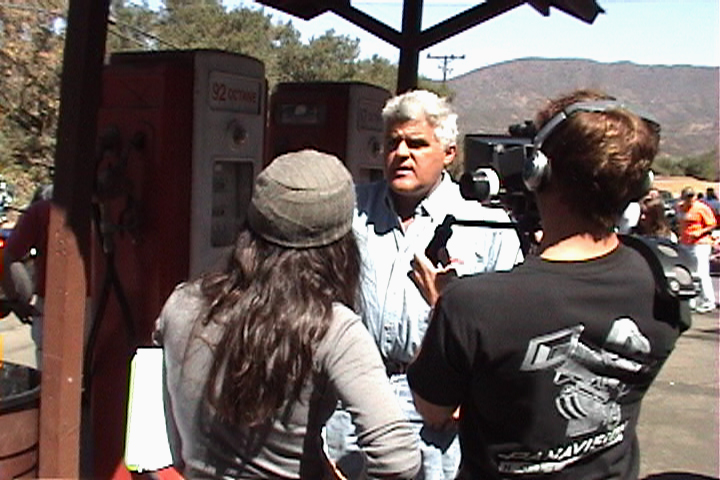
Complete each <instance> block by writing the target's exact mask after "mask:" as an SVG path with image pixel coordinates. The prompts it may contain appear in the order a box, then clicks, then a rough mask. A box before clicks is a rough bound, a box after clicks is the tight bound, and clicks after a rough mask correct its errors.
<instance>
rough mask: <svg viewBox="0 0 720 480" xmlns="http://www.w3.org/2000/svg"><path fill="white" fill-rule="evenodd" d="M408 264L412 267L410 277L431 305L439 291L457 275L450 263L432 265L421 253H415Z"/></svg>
mask: <svg viewBox="0 0 720 480" xmlns="http://www.w3.org/2000/svg"><path fill="white" fill-rule="evenodd" d="M443 251H444V249H443ZM445 256H447V253H445ZM410 266H411V267H412V271H411V272H410V278H411V279H412V280H413V282H415V285H416V286H417V287H418V290H420V293H421V294H422V296H423V298H424V299H425V301H426V302H428V305H430V306H431V307H433V306H435V302H437V299H438V297H440V293H441V292H442V290H443V289H444V288H445V286H447V284H448V283H449V282H450V280H452V279H453V278H456V277H457V275H456V274H455V270H454V269H453V267H452V265H446V266H442V265H438V266H434V265H433V264H432V263H430V260H429V259H428V258H427V257H426V256H425V255H423V254H417V253H416V254H415V256H414V258H413V260H412V262H410Z"/></svg>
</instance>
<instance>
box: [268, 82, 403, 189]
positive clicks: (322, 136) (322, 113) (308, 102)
mask: <svg viewBox="0 0 720 480" xmlns="http://www.w3.org/2000/svg"><path fill="white" fill-rule="evenodd" d="M390 96H391V95H390V92H388V91H387V90H385V89H384V88H381V87H378V86H375V85H370V84H366V83H359V82H310V83H281V84H279V85H277V86H276V87H275V89H274V90H273V92H272V94H271V96H270V120H269V124H268V146H267V148H266V152H267V154H268V156H267V158H266V161H271V160H272V159H273V158H275V157H276V156H278V155H280V154H283V153H286V152H290V151H294V150H300V149H302V148H315V149H317V150H320V151H324V152H327V153H332V154H334V155H337V156H338V158H340V159H342V160H343V161H344V162H345V164H346V166H347V167H348V169H349V170H350V172H351V173H352V175H353V178H354V179H355V181H356V182H358V183H360V182H366V181H371V180H376V179H379V178H382V175H383V159H382V153H381V147H382V141H383V123H382V117H381V111H382V107H383V105H384V104H385V102H386V101H387V99H388V98H390Z"/></svg>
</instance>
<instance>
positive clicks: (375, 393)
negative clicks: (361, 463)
mask: <svg viewBox="0 0 720 480" xmlns="http://www.w3.org/2000/svg"><path fill="white" fill-rule="evenodd" d="M203 302H204V300H203V298H202V296H201V294H200V291H199V287H198V284H197V283H186V284H181V285H180V286H178V287H177V288H176V289H175V291H174V292H173V293H172V294H171V295H170V297H169V299H168V300H167V302H166V304H165V306H164V307H163V310H162V312H161V314H160V317H159V318H158V320H157V323H156V332H155V338H156V340H157V341H158V343H160V344H161V345H162V346H163V349H164V351H165V355H164V356H165V390H166V392H165V393H166V395H165V397H166V401H165V403H166V416H167V418H168V433H169V437H170V442H171V448H172V451H173V459H174V462H175V464H176V467H178V468H179V469H180V470H181V472H182V473H183V474H184V476H185V477H186V478H303V479H320V478H323V477H324V476H325V474H326V472H327V463H326V460H325V457H324V454H323V452H322V439H321V436H320V432H321V429H322V427H323V425H324V424H325V421H326V420H327V419H328V418H329V417H330V414H331V413H332V412H333V410H334V408H335V406H336V404H337V401H338V400H340V401H341V402H342V403H343V405H344V406H345V407H346V408H347V409H348V411H349V412H350V413H351V414H352V416H353V419H354V422H355V423H356V424H357V427H358V444H359V446H360V448H361V449H362V450H363V451H364V452H365V453H366V455H367V462H368V464H367V469H368V474H369V475H370V476H371V477H374V478H399V479H410V478H413V476H414V475H415V473H416V472H417V470H418V468H419V465H420V453H419V450H418V445H417V439H416V437H415V436H414V435H413V433H412V431H411V429H410V427H409V425H408V423H407V422H406V420H405V418H404V416H403V414H402V412H401V410H400V408H399V407H398V405H397V400H396V399H395V396H394V394H393V392H392V390H391V387H390V385H389V383H388V380H387V377H386V375H385V367H384V366H383V363H382V360H381V359H380V355H379V352H378V350H377V347H376V346H375V344H374V342H373V340H372V338H371V337H370V335H369V334H368V332H367V330H366V329H365V327H364V326H363V325H362V323H361V322H360V319H359V317H358V316H357V315H356V314H355V313H353V312H352V311H351V310H349V309H348V308H347V307H345V306H343V305H340V304H336V305H335V306H334V308H333V320H332V322H331V324H330V327H329V329H328V332H327V333H326V335H325V337H324V339H323V340H322V342H321V343H320V344H319V345H318V347H317V349H316V351H315V355H314V359H313V361H314V368H313V375H312V378H311V379H309V380H308V381H307V382H306V385H305V386H304V388H303V391H302V394H301V398H300V401H298V402H296V403H294V404H292V405H288V406H287V408H284V409H283V411H284V412H286V413H285V414H283V415H279V416H278V417H279V418H277V419H276V420H274V421H273V422H272V423H271V424H270V425H268V426H267V427H266V428H265V429H264V430H263V431H262V432H259V431H258V430H257V429H256V430H254V431H253V432H251V431H250V430H249V429H247V428H245V427H242V426H233V425H229V424H227V423H223V422H221V421H220V420H219V419H217V418H215V417H214V416H213V414H212V410H211V408H210V407H209V405H208V403H207V401H205V399H204V392H205V383H206V379H207V374H208V371H209V368H210V365H211V361H212V351H211V348H210V347H209V345H212V344H213V343H214V342H216V341H217V339H218V338H219V335H220V333H221V332H220V330H219V328H218V327H217V326H214V325H212V324H211V326H208V327H206V328H203V329H202V331H201V332H200V335H198V330H196V331H195V332H194V333H193V332H192V330H193V325H194V323H195V320H196V318H197V316H198V315H199V314H200V312H201V310H202V308H203ZM252 433H254V434H255V435H252Z"/></svg>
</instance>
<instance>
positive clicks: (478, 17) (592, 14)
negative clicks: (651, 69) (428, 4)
mask: <svg viewBox="0 0 720 480" xmlns="http://www.w3.org/2000/svg"><path fill="white" fill-rule="evenodd" d="M258 1H259V3H261V4H263V5H267V6H269V7H272V8H275V9H277V10H280V11H282V12H285V13H287V14H290V15H293V16H296V17H299V18H302V19H304V20H310V19H312V18H314V17H316V16H318V15H320V14H323V13H325V12H328V11H329V12H333V13H335V14H336V15H338V16H340V17H342V18H344V19H346V20H348V21H349V22H351V23H353V24H355V25H357V26H358V27H360V28H362V29H364V30H366V31H367V32H369V33H372V34H373V35H375V36H376V37H378V38H380V39H382V40H384V41H386V42H388V43H389V44H391V45H393V46H395V47H397V48H399V49H400V59H399V62H398V85H397V91H398V92H401V91H405V90H408V89H410V88H413V87H415V86H417V70H418V58H419V53H420V51H421V50H423V49H425V48H428V47H430V46H432V45H435V44H437V43H439V42H441V41H443V40H446V39H448V38H450V37H452V36H454V35H457V34H458V33H461V32H463V31H465V30H467V29H469V28H472V27H474V26H476V25H479V24H481V23H483V22H485V21H487V20H490V19H491V18H494V17H496V16H498V15H500V14H502V13H505V12H507V11H509V10H512V9H513V8H515V7H518V6H520V5H523V4H526V3H527V4H529V5H530V6H532V7H533V8H534V9H535V10H537V11H538V12H539V13H540V14H542V15H544V16H548V15H550V7H554V8H556V9H558V10H561V11H563V12H565V13H567V14H569V15H571V16H573V17H575V18H578V19H580V20H582V21H584V22H587V23H593V22H594V21H595V18H597V16H598V14H600V13H603V12H604V10H603V9H602V8H601V7H600V6H599V5H598V4H597V3H596V2H595V0H527V1H524V0H486V1H485V2H483V3H479V4H477V5H476V6H474V7H472V8H469V9H467V10H465V11H463V12H461V13H459V14H457V15H455V16H453V17H451V18H448V19H447V20H444V21H442V22H440V23H438V24H436V25H433V26H432V27H430V28H427V29H425V30H421V24H422V10H423V0H402V5H403V13H402V31H397V30H396V29H394V28H392V27H390V26H388V25H386V24H385V23H382V22H380V21H378V20H377V19H376V18H374V17H372V16H370V15H368V14H366V13H365V12H363V11H361V10H359V9H357V8H355V7H353V6H352V5H351V4H350V0H327V1H324V2H313V1H308V0H258Z"/></svg>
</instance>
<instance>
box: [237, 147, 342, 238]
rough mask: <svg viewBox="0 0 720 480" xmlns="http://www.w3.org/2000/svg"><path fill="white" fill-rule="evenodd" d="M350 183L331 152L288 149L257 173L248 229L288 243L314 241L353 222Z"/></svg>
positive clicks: (339, 233)
mask: <svg viewBox="0 0 720 480" xmlns="http://www.w3.org/2000/svg"><path fill="white" fill-rule="evenodd" d="M354 207H355V189H354V186H353V180H352V177H351V176H350V172H348V170H347V169H346V168H345V166H344V165H343V164H342V162H340V160H338V159H337V157H335V156H333V155H329V154H326V153H320V152H317V151H315V150H302V151H299V152H293V153H287V154H285V155H281V156H279V157H277V158H275V160H273V161H272V162H271V163H270V165H268V166H267V167H266V168H265V169H264V170H263V171H262V172H260V174H259V175H258V177H257V180H256V181H255V189H254V191H253V195H252V200H251V201H250V206H249V208H248V214H247V219H248V225H249V226H250V229H251V230H252V231H253V232H255V233H256V234H257V235H259V236H261V237H262V238H264V239H265V240H267V241H269V242H272V243H275V244H278V245H282V246H284V247H292V248H306V247H319V246H322V245H328V244H330V243H332V242H334V241H336V240H339V239H340V238H342V237H343V236H344V235H345V234H347V233H348V232H349V231H350V229H351V228H352V217H353V208H354Z"/></svg>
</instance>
